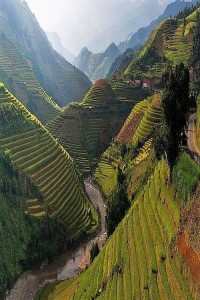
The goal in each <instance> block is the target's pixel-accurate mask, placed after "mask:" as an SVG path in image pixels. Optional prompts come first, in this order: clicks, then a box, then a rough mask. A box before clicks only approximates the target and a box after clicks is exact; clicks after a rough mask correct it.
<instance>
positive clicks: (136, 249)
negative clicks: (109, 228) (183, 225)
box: [40, 160, 193, 300]
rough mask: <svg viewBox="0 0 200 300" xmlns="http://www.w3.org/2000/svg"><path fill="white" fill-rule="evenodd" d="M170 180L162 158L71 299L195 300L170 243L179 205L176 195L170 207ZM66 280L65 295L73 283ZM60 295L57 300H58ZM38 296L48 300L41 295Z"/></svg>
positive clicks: (175, 228) (82, 276) (175, 226)
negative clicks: (177, 264)
mask: <svg viewBox="0 0 200 300" xmlns="http://www.w3.org/2000/svg"><path fill="white" fill-rule="evenodd" d="M155 178H156V179H155ZM156 180H157V183H156V184H155V181H156ZM168 180H169V170H168V167H167V165H166V162H165V161H164V160H163V161H161V162H159V163H158V165H157V166H156V168H155V170H154V172H153V173H152V176H151V177H150V179H149V182H148V183H147V184H146V186H145V188H144V190H143V191H141V192H140V193H139V196H138V197H137V199H136V200H135V202H134V204H133V205H132V207H131V209H130V210H129V212H128V214H127V215H126V217H125V218H124V220H123V221H122V222H121V223H120V224H119V226H118V227H117V229H116V231H115V232H114V234H113V235H112V236H111V237H110V239H109V240H108V242H107V243H106V245H105V246H104V248H103V250H102V251H101V252H100V254H99V256H98V257H97V258H96V259H95V260H94V262H93V264H92V265H91V266H90V267H89V268H88V269H87V270H86V271H85V272H84V273H83V274H82V275H81V276H80V277H79V278H78V280H79V284H78V287H77V289H76V292H75V293H74V295H73V297H74V298H73V299H75V300H76V299H82V298H81V297H82V296H83V295H84V299H90V298H96V297H97V295H98V297H97V298H98V299H106V300H107V299H121V298H120V295H121V297H123V299H127V300H128V299H148V300H149V299H153V300H154V299H159V300H160V299H167V300H168V299H173V300H175V299H178V298H177V297H180V296H181V299H185V300H186V299H193V298H192V295H191V293H190V292H189V288H188V285H187V282H186V281H185V279H184V277H183V275H182V274H181V272H180V270H179V269H178V268H177V266H176V263H177V262H176V256H173V258H171V257H172V252H171V241H172V240H173V238H174V234H175V232H176V230H177V225H174V224H173V223H171V221H170V220H171V218H172V219H176V216H177V211H178V210H179V207H178V205H177V203H176V202H175V201H174V199H173V200H172V198H173V195H172V194H170V195H171V197H172V198H170V203H171V204H170V205H168V200H167V199H166V197H165V195H164V194H162V193H161V190H162V189H163V186H165V187H166V188H167V182H168ZM169 193H170V191H169ZM172 201H173V207H176V209H173V210H172ZM171 215H173V216H171ZM95 278H98V280H96V279H95ZM64 282H65V283H63V285H64V284H65V285H66V286H65V292H66V295H67V292H68V289H69V285H68V283H69V281H64ZM175 287H176V290H174V288H175ZM52 288H53V289H54V287H53V286H52ZM44 291H45V289H44ZM44 295H45V294H44ZM60 295H61V294H60ZM57 297H58V296H57ZM57 297H55V300H57V299H60V298H57ZM113 297H114V298H113ZM40 299H41V300H42V299H45V298H44V297H42V295H41V298H40ZM66 299H68V298H66Z"/></svg>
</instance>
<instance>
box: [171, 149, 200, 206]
mask: <svg viewBox="0 0 200 300" xmlns="http://www.w3.org/2000/svg"><path fill="white" fill-rule="evenodd" d="M172 176H173V184H174V186H175V187H176V190H177V192H178V195H179V199H180V200H182V201H187V200H188V199H189V198H190V197H191V196H192V193H193V192H194V190H195V187H196V186H197V184H198V182H199V180H200V168H199V166H198V165H197V164H196V163H195V162H194V161H193V160H192V159H191V157H190V156H189V155H188V154H186V153H182V154H181V155H180V156H179V158H178V159H177V162H176V165H175V167H174V169H173V174H172Z"/></svg>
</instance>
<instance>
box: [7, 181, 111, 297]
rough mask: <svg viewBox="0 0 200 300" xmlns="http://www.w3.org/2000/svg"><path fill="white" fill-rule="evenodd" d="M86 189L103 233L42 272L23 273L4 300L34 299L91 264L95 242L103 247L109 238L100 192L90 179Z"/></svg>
mask: <svg viewBox="0 0 200 300" xmlns="http://www.w3.org/2000/svg"><path fill="white" fill-rule="evenodd" d="M85 188H86V191H87V194H88V196H89V198H90V200H91V202H92V203H93V205H94V206H95V208H96V209H97V208H98V209H99V211H100V215H101V225H102V226H101V232H100V233H99V234H98V235H97V236H96V237H94V238H93V239H91V240H90V241H88V242H86V243H85V244H83V245H82V246H81V247H80V248H78V249H77V250H73V251H67V252H66V253H64V254H62V255H61V256H60V257H59V258H58V259H56V261H54V262H53V263H51V264H49V265H47V266H46V267H45V268H44V270H43V271H42V272H41V271H40V270H31V271H27V272H25V273H23V274H22V275H21V276H20V277H19V279H18V280H17V282H16V283H15V285H14V287H13V288H12V290H10V291H7V293H6V295H5V298H4V299H6V300H32V299H34V296H35V294H36V292H37V291H38V290H39V289H40V288H41V287H42V286H44V285H45V284H47V283H50V282H54V281H56V280H63V279H67V278H71V277H74V276H76V275H77V274H78V272H79V271H80V270H81V269H84V268H85V266H86V265H87V264H89V259H90V257H89V253H90V249H91V246H92V244H93V242H95V241H98V243H99V245H100V246H101V245H103V243H104V242H105V240H106V237H107V235H106V228H105V215H106V207H105V205H104V201H103V198H102V196H101V193H100V191H99V190H98V188H97V187H96V186H95V185H94V184H93V183H92V182H91V181H90V180H89V179H88V180H87V181H85Z"/></svg>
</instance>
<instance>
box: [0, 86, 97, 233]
mask: <svg viewBox="0 0 200 300" xmlns="http://www.w3.org/2000/svg"><path fill="white" fill-rule="evenodd" d="M0 112H1V128H2V130H1V131H0V132H1V140H0V149H1V151H2V152H3V153H6V155H7V156H8V158H9V161H11V163H12V164H13V166H14V168H16V169H17V170H18V171H19V172H20V173H22V174H25V175H26V177H28V178H29V179H30V180H31V182H32V183H33V185H34V187H35V188H36V189H37V191H38V194H39V199H38V200H39V202H38V201H32V202H31V203H27V206H28V207H27V209H28V213H30V214H31V215H35V217H40V216H43V215H44V214H43V213H42V212H43V211H44V212H46V213H47V214H48V215H50V216H52V217H53V216H55V217H59V218H60V219H61V220H62V221H63V222H64V223H65V225H66V227H67V232H68V235H70V236H73V235H74V234H80V232H82V231H84V230H87V229H88V230H89V229H91V227H92V223H93V212H94V210H93V207H92V206H91V204H90V202H89V201H88V199H87V197H86V195H85V193H84V190H83V188H82V186H81V184H80V180H79V178H78V175H77V173H76V169H75V165H74V162H73V160H72V158H71V157H70V156H69V154H68V153H67V152H66V151H65V150H64V149H63V148H62V147H61V146H60V145H59V144H58V143H57V142H56V141H55V140H54V139H53V138H52V136H51V135H50V134H49V132H48V131H47V130H46V129H45V128H44V127H43V126H42V125H41V123H40V122H39V121H38V120H37V119H36V118H35V117H34V116H33V115H31V114H30V113H29V112H28V110H26V109H25V107H24V106H23V105H22V104H20V102H19V101H18V100H17V99H16V98H15V97H14V96H13V95H12V94H10V92H9V91H8V90H7V89H6V88H5V87H4V86H3V85H2V84H1V86H0ZM30 207H31V209H30ZM90 207H91V209H92V214H88V209H89V208H90ZM39 213H40V214H39ZM38 214H39V215H38Z"/></svg>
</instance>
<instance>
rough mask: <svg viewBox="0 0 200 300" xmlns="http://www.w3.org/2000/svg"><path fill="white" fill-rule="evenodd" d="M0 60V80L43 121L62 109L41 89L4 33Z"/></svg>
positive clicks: (1, 41)
mask: <svg viewBox="0 0 200 300" xmlns="http://www.w3.org/2000/svg"><path fill="white" fill-rule="evenodd" d="M0 61H1V64H0V80H3V81H4V83H5V84H6V86H7V87H8V88H9V90H10V91H11V92H12V93H14V94H15V96H16V97H17V98H19V99H21V101H22V102H23V104H24V105H25V106H26V107H27V108H28V109H29V110H30V111H31V112H32V113H33V114H35V115H36V116H37V117H38V118H39V119H40V120H41V121H42V122H43V123H46V122H47V121H49V120H51V119H52V118H54V117H55V116H56V115H57V114H59V113H60V112H61V111H62V110H61V108H60V107H59V106H58V105H57V104H56V103H55V102H54V101H53V100H52V99H51V98H50V97H49V96H48V95H47V94H46V92H45V91H44V90H43V89H42V87H41V86H40V84H39V83H38V81H37V79H36V77H35V75H34V74H33V71H32V70H31V68H30V66H29V65H28V63H27V61H26V60H25V59H24V57H23V56H22V55H21V53H20V52H19V51H18V50H17V48H16V47H15V46H14V45H13V44H12V43H11V42H10V41H9V40H8V39H7V38H6V37H5V35H4V34H0Z"/></svg>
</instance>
